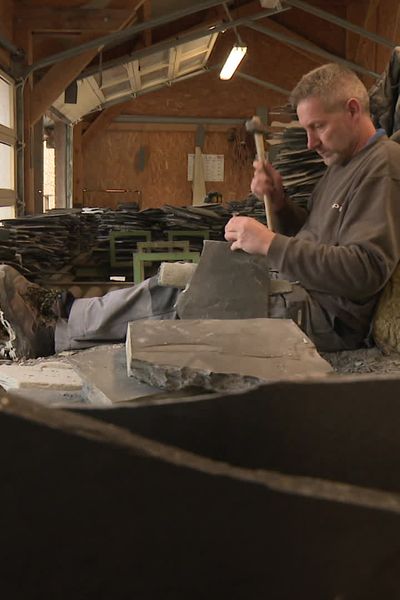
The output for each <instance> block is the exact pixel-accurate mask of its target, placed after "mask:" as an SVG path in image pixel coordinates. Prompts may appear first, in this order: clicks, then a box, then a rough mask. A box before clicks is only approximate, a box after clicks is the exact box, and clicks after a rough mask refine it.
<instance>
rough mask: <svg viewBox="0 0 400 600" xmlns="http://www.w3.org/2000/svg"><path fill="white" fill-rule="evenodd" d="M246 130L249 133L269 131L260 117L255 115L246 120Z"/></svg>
mask: <svg viewBox="0 0 400 600" xmlns="http://www.w3.org/2000/svg"><path fill="white" fill-rule="evenodd" d="M246 130H247V131H248V132H249V133H262V134H265V133H267V128H266V126H265V125H264V124H263V123H262V121H261V119H260V117H258V116H257V115H255V116H254V117H252V118H251V119H250V120H249V121H246Z"/></svg>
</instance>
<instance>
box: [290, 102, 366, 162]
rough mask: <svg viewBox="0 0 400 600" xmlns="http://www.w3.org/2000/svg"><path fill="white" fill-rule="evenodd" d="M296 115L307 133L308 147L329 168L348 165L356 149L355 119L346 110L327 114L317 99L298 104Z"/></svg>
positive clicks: (339, 109) (345, 108) (337, 110)
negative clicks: (346, 163)
mask: <svg viewBox="0 0 400 600" xmlns="http://www.w3.org/2000/svg"><path fill="white" fill-rule="evenodd" d="M297 115H298V117H299V121H300V125H301V126H302V127H304V129H305V130H306V132H307V141H308V143H307V146H308V148H309V149H310V150H315V151H316V152H318V154H319V155H320V156H321V157H322V159H323V161H324V163H325V164H326V165H328V166H331V165H333V164H343V163H345V162H347V161H348V160H349V159H350V158H351V157H352V156H353V155H354V154H355V152H356V150H357V141H358V137H357V134H356V130H355V125H356V124H355V120H354V116H353V115H352V113H351V111H350V110H349V109H348V108H347V107H343V108H338V109H336V110H335V111H333V112H328V111H327V110H326V108H325V107H324V105H323V103H322V101H321V99H320V98H319V97H318V96H310V97H309V98H306V99H305V100H302V101H301V102H299V104H298V106H297Z"/></svg>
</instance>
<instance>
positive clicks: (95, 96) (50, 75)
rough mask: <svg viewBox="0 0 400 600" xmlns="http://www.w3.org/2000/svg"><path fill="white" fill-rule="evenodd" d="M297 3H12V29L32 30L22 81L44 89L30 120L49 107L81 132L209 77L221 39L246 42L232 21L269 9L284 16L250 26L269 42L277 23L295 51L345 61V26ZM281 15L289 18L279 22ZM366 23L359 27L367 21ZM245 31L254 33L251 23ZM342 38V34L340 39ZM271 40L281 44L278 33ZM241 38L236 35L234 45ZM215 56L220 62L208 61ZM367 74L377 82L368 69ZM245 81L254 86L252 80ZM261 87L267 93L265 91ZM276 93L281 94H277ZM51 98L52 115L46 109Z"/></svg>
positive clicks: (328, 0) (325, 2) (314, 2)
mask: <svg viewBox="0 0 400 600" xmlns="http://www.w3.org/2000/svg"><path fill="white" fill-rule="evenodd" d="M296 2H297V4H301V0H300V2H299V0H281V2H279V0H227V2H225V3H224V2H222V1H219V2H218V1H214V2H213V1H212V0H198V1H194V0H14V2H13V6H14V22H20V29H23V27H24V26H25V24H26V26H32V29H31V31H32V33H33V48H34V51H33V58H32V63H33V64H32V65H31V66H29V67H26V69H27V70H26V71H25V76H28V75H31V74H32V73H34V74H35V81H36V84H37V85H35V89H34V94H33V96H34V98H33V104H35V103H36V104H37V105H38V107H37V110H36V114H35V115H33V116H32V115H31V117H32V121H33V122H36V120H37V118H39V117H40V114H41V115H43V114H44V112H45V110H47V109H48V108H49V107H52V109H53V110H54V112H55V113H56V114H58V115H60V116H62V117H63V118H65V119H66V120H68V121H69V122H73V123H74V122H77V121H79V120H80V119H82V118H83V117H85V116H86V115H90V114H92V113H94V112H97V111H99V110H101V109H104V108H108V107H109V106H112V105H113V104H117V103H121V102H125V101H127V100H129V99H131V98H135V97H137V96H139V95H142V94H144V93H148V92H151V91H153V90H157V89H160V87H162V86H169V85H171V84H172V83H174V82H176V81H180V80H182V79H185V78H189V77H192V76H196V75H197V74H200V73H203V72H204V70H205V68H206V67H207V68H208V67H209V65H210V62H211V63H212V67H214V68H215V67H216V66H217V65H214V63H215V62H216V61H215V59H214V55H215V52H216V51H217V50H218V48H219V45H220V42H219V38H222V36H221V35H220V33H222V32H224V31H225V30H226V29H231V30H232V31H233V32H235V33H236V35H240V32H241V31H243V27H241V26H240V25H238V26H237V27H233V26H232V20H234V21H235V22H238V21H237V20H238V19H239V20H240V19H242V21H243V20H246V19H248V18H250V19H251V18H254V16H255V15H256V14H257V15H258V14H259V13H260V12H261V11H263V10H264V11H265V10H266V9H267V8H271V7H276V8H278V10H277V11H276V12H275V16H273V17H272V19H264V20H263V21H261V20H257V21H256V20H255V21H252V24H253V25H252V26H251V27H253V29H254V30H255V31H259V32H260V33H267V35H272V34H271V32H269V33H268V32H266V31H265V28H264V30H263V26H264V23H266V22H268V27H269V24H270V23H271V22H272V24H274V22H275V24H276V25H277V26H278V25H279V24H280V27H281V31H282V24H283V25H284V31H285V32H286V33H289V35H291V34H293V35H294V36H296V35H297V36H299V35H300V36H301V38H302V42H301V44H303V46H301V45H300V47H299V50H298V52H300V53H301V52H303V53H304V52H307V47H305V46H304V44H306V45H307V43H310V44H314V48H315V47H319V48H320V49H321V50H322V52H324V51H325V55H322V56H323V58H324V62H327V59H328V60H329V57H332V58H331V60H332V59H333V60H335V58H338V59H339V60H340V57H339V56H335V55H334V54H332V51H331V54H329V50H330V48H329V43H331V41H332V39H334V33H335V32H336V33H338V32H339V29H338V27H346V26H345V25H343V24H342V23H338V22H335V21H331V23H328V24H327V23H326V21H325V25H322V27H321V20H320V18H319V17H318V16H316V15H315V14H314V15H313V14H312V11H311V13H310V12H308V11H307V9H305V11H306V12H303V8H301V7H299V6H297V8H296V4H295V3H296ZM303 4H304V2H303ZM371 4H372V2H371V0H360V2H359V6H360V9H359V10H360V15H363V16H365V19H364V23H366V22H367V16H368V14H369V11H370V8H371ZM375 4H377V3H376V2H375ZM307 5H308V6H309V8H313V7H314V8H318V9H323V10H325V11H326V13H325V14H328V16H329V15H331V16H332V17H334V18H337V15H341V16H342V20H343V17H346V7H347V6H348V5H349V6H354V5H355V2H354V0H307V4H306V6H307ZM281 8H282V10H283V11H286V12H282V14H281V12H280V10H279V9H281ZM292 9H293V10H292ZM278 13H279V14H278ZM292 13H293V14H292ZM286 16H288V18H287V19H286ZM300 16H301V19H299V17H300ZM281 17H282V18H281ZM322 18H323V19H324V18H325V17H322ZM328 21H329V18H328ZM339 21H340V18H339ZM359 22H361V24H362V23H363V19H360V21H359ZM322 23H324V21H322ZM332 23H333V25H332ZM32 24H33V25H32ZM245 25H246V30H247V31H249V30H248V29H247V27H248V23H245ZM326 26H327V27H328V28H330V30H329V35H325V30H326ZM303 27H305V29H306V32H304V31H303V29H302V28H303ZM257 28H258V29H257ZM273 29H274V28H273ZM278 31H279V29H278ZM332 32H333V35H332ZM340 33H341V34H343V30H342V31H341V32H340ZM274 35H277V34H276V30H275V34H274ZM274 35H272V37H273V38H274ZM234 36H235V34H234V33H231V37H230V39H234ZM275 39H277V40H278V42H280V43H286V40H288V38H287V37H286V38H285V36H283V38H282V37H281V38H280V37H279V36H278V37H277V38H275ZM288 43H289V44H290V38H289V42H288ZM214 47H215V48H216V50H213V49H214ZM326 50H328V53H326ZM358 51H360V52H359V53H361V54H362V51H363V48H362V47H361V46H359V47H358V50H357V52H358ZM357 52H356V53H355V55H357ZM217 54H218V52H217ZM220 55H221V53H219V56H220ZM320 56H321V55H320ZM344 56H346V52H345V53H344ZM210 57H212V59H213V60H211V61H210V60H209V59H210ZM68 60H69V63H68ZM219 60H221V57H220V58H219ZM222 60H223V58H222ZM344 62H346V60H344ZM353 64H354V63H353ZM60 65H61V66H60ZM65 65H67V66H66V67H65ZM349 66H351V63H349ZM355 70H356V69H355ZM52 71H53V72H52ZM54 71H56V72H55V73H54ZM361 73H362V74H363V75H366V76H372V77H374V76H375V75H376V73H374V72H373V70H371V69H370V70H369V71H368V69H367V70H365V69H364V72H363V71H361ZM241 75H242V76H243V77H247V78H248V79H249V77H248V75H246V74H245V73H243V74H241ZM56 79H57V80H58V89H57V85H56V84H55V81H56ZM250 79H251V78H250ZM253 80H254V78H253ZM41 83H43V85H42V86H41ZM261 84H265V85H266V87H268V85H267V84H266V82H261ZM69 86H71V87H72V88H75V92H76V100H75V98H74V94H73V95H72V102H71V96H70V97H69V100H70V101H69V102H65V94H64V92H65V90H66V89H67V88H68V87H69ZM270 88H271V85H270ZM272 89H274V87H273V86H272ZM275 91H278V92H279V93H282V92H281V91H280V90H279V89H278V88H276V86H275ZM283 91H285V90H283ZM46 95H47V96H48V98H47V99H46V102H47V107H46V108H45V110H43V107H44V106H45V104H46V102H45V101H44V100H43V98H44V96H46ZM35 96H36V97H35Z"/></svg>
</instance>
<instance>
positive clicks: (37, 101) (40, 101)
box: [30, 0, 136, 124]
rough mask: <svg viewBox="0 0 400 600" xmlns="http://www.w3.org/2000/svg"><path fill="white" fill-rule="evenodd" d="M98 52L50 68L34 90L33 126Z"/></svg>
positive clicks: (83, 38)
mask: <svg viewBox="0 0 400 600" xmlns="http://www.w3.org/2000/svg"><path fill="white" fill-rule="evenodd" d="M113 1H117V0H113ZM113 1H112V2H111V3H110V4H111V5H113ZM135 13H136V11H135V10H134V9H133V12H132V13H131V15H130V16H129V17H127V18H126V19H125V21H124V22H123V23H122V24H121V26H120V27H119V30H122V29H124V28H125V27H127V25H128V24H130V23H131V21H132V18H133V17H134V16H135ZM96 37H97V36H96V35H94V34H90V33H88V34H85V35H83V36H82V38H81V40H80V43H84V42H85V41H89V40H92V39H95V38H96ZM98 50H99V49H97V48H95V49H92V50H87V51H86V52H84V53H82V54H80V55H78V56H75V57H74V58H70V59H68V60H65V61H62V62H61V63H56V64H55V65H53V66H52V67H50V69H49V70H48V71H47V73H46V75H45V76H44V77H43V78H42V79H41V80H40V82H39V83H38V84H37V85H36V86H35V88H34V90H33V94H32V99H31V106H30V120H31V123H32V124H34V123H35V122H36V121H37V120H38V119H39V118H40V117H41V116H42V115H43V114H44V113H45V112H46V110H47V109H48V108H49V107H50V106H51V105H52V104H53V102H54V101H55V100H56V99H57V98H58V97H59V95H60V94H61V93H62V92H63V91H64V90H65V89H66V88H67V87H68V85H69V84H70V83H71V82H72V81H74V80H75V79H76V78H77V77H78V76H79V75H80V73H81V72H82V70H83V69H84V68H85V67H86V65H88V64H89V63H90V61H91V60H93V58H94V57H95V56H96V55H97V53H98Z"/></svg>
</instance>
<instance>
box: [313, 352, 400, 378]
mask: <svg viewBox="0 0 400 600" xmlns="http://www.w3.org/2000/svg"><path fill="white" fill-rule="evenodd" d="M321 355H322V356H323V357H324V358H325V360H327V361H328V362H329V363H330V364H331V365H332V367H333V368H334V370H335V372H336V373H343V374H349V373H360V374H361V373H378V374H385V373H387V374H388V375H400V354H398V353H391V354H383V352H382V351H381V350H379V348H377V347H374V348H365V349H364V348H362V349H360V350H351V351H343V352H323V353H321Z"/></svg>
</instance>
